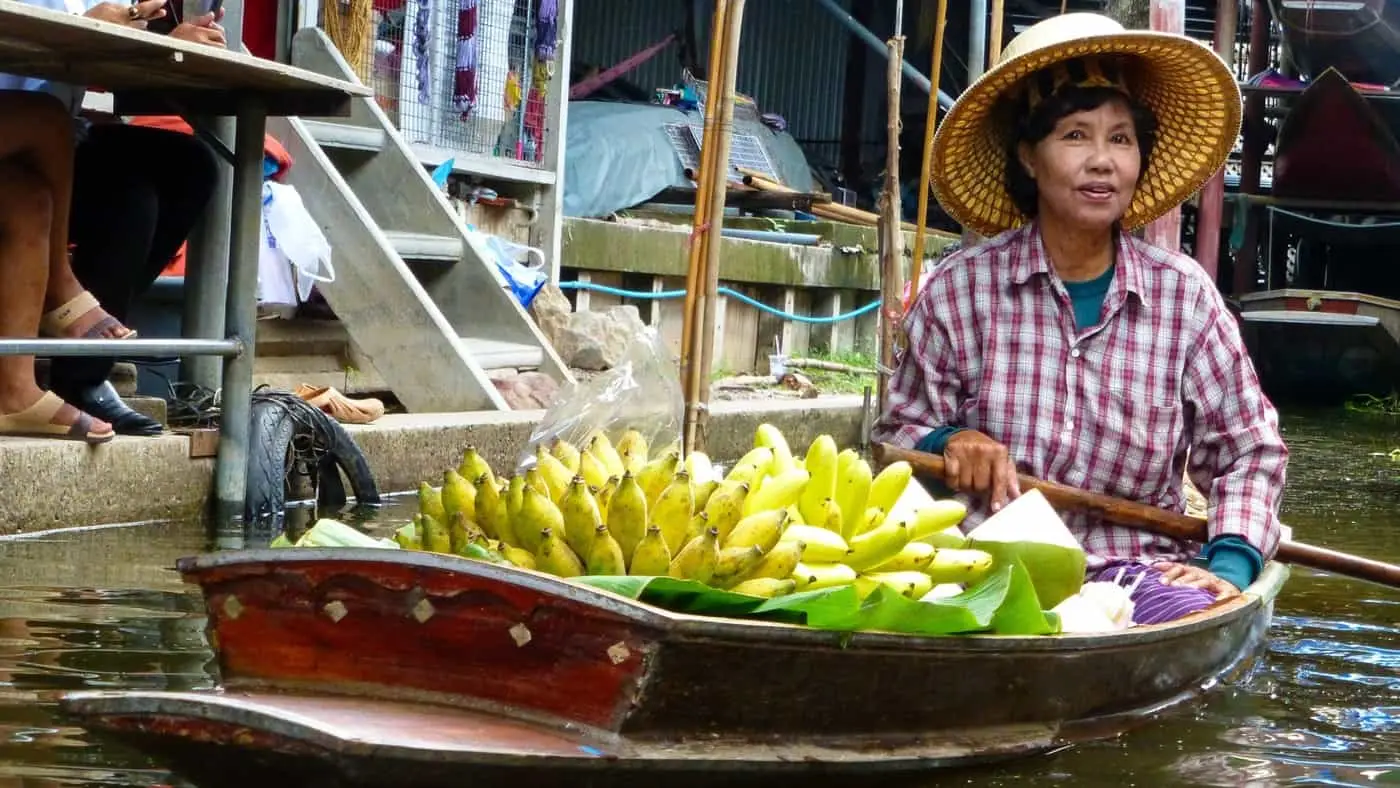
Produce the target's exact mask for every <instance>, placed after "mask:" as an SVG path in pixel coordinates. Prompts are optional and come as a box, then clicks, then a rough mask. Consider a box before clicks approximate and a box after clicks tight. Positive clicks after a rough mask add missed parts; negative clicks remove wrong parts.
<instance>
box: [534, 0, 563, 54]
mask: <svg viewBox="0 0 1400 788" xmlns="http://www.w3.org/2000/svg"><path fill="white" fill-rule="evenodd" d="M558 40H559V0H540V7H539V13H538V14H537V15H536V16H535V57H537V58H539V59H540V60H543V61H544V62H546V63H548V62H549V61H551V60H553V59H554V47H555V45H556V44H557V43H558Z"/></svg>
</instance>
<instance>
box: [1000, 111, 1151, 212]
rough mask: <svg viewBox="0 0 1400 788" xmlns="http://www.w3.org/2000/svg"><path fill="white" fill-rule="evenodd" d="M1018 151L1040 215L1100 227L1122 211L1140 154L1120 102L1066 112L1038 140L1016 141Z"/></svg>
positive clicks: (1130, 192) (1130, 193) (1134, 181)
mask: <svg viewBox="0 0 1400 788" xmlns="http://www.w3.org/2000/svg"><path fill="white" fill-rule="evenodd" d="M1018 152H1019V154H1020V159H1021V165H1022V166H1024V167H1025V168H1026V171H1027V172H1028V173H1030V176H1031V177H1032V178H1034V179H1035V183H1036V188H1037V190H1038V191H1039V193H1040V203H1039V205H1040V216H1041V217H1042V218H1043V219H1049V220H1052V221H1055V222H1056V223H1059V224H1062V225H1065V226H1067V227H1070V228H1073V229H1077V230H1083V231H1103V230H1107V229H1109V228H1111V227H1112V226H1113V223H1114V222H1116V221H1118V220H1119V219H1121V218H1123V215H1124V214H1125V213H1127V212H1128V204H1129V203H1130V202H1132V199H1133V190H1134V189H1135V188H1136V186H1137V181H1138V175H1139V171H1140V170H1141V168H1142V158H1141V153H1140V151H1139V148H1138V139H1137V132H1136V130H1135V129H1134V127H1133V117H1132V114H1131V113H1130V112H1129V110H1128V104H1127V102H1126V101H1122V100H1110V101H1107V102H1104V103H1103V104H1100V105H1099V106H1098V107H1097V108H1096V109H1091V110H1085V111H1083V112H1075V113H1073V114H1070V115H1066V116H1065V117H1063V118H1061V119H1060V121H1059V122H1058V123H1056V124H1055V128H1054V129H1052V130H1051V132H1050V133H1049V134H1048V135H1046V136H1045V138H1044V139H1042V140H1040V141H1039V142H1036V143H1034V144H1029V143H1022V144H1021V146H1020V148H1019V150H1018Z"/></svg>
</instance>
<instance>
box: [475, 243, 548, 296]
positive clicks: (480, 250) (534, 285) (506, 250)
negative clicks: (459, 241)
mask: <svg viewBox="0 0 1400 788" xmlns="http://www.w3.org/2000/svg"><path fill="white" fill-rule="evenodd" d="M467 243H469V244H471V247H472V249H474V250H475V251H476V253H477V254H478V255H480V256H482V257H483V258H486V259H489V260H492V261H494V262H495V263H496V271H497V272H498V273H499V274H500V275H501V280H502V281H503V283H504V285H505V287H506V288H508V289H509V290H510V291H511V293H512V294H514V296H515V299H516V300H517V301H519V302H520V305H521V306H523V307H525V308H526V309H529V308H530V302H532V301H534V300H535V296H536V295H538V294H539V292H540V288H542V287H544V284H545V282H548V281H549V274H548V273H547V272H546V271H545V265H544V251H543V250H541V249H536V248H535V247H533V246H526V245H524V244H518V243H516V242H514V241H509V240H506V239H505V238H501V237H500V236H496V235H490V234H489V233H483V232H481V231H480V230H478V229H476V227H474V226H472V225H467ZM531 258H534V261H533V262H532V261H531Z"/></svg>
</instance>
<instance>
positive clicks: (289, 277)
mask: <svg viewBox="0 0 1400 788" xmlns="http://www.w3.org/2000/svg"><path fill="white" fill-rule="evenodd" d="M334 281H335V269H334V268H333V267H332V266H331V245H330V243H329V242H328V241H327V240H326V236H325V234H324V233H322V232H321V228H320V227H319V226H318V225H317V224H316V221H315V220H314V219H312V218H311V214H309V213H307V211H306V206H305V205H303V204H302V201H301V195H299V194H297V190H296V188H295V187H292V186H289V185H287V184H283V183H277V182H276V181H266V182H264V183H263V234H262V247H261V250H260V251H259V254H258V305H259V306H260V307H264V311H265V312H273V313H276V312H287V313H289V312H290V310H291V309H295V308H296V306H297V305H298V304H301V303H303V302H305V301H306V299H307V298H309V297H310V296H311V288H312V287H314V286H315V284H316V283H317V282H334Z"/></svg>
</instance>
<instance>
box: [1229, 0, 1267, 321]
mask: <svg viewBox="0 0 1400 788" xmlns="http://www.w3.org/2000/svg"><path fill="white" fill-rule="evenodd" d="M1272 13H1273V12H1272V10H1271V9H1270V8H1269V3H1268V0H1254V5H1253V9H1252V12H1251V14H1252V16H1251V18H1250V22H1249V65H1248V68H1247V69H1246V72H1247V73H1246V76H1247V77H1252V76H1254V75H1255V74H1258V73H1259V72H1260V71H1263V70H1264V69H1266V68H1268V67H1269V23H1270V21H1271V18H1270V16H1271V14H1272ZM1264 123H1265V121H1264V97H1263V96H1262V95H1261V94H1258V93H1255V94H1254V95H1251V96H1250V97H1249V98H1247V99H1245V102H1244V152H1243V155H1242V156H1241V157H1240V193H1239V199H1242V200H1244V199H1248V198H1249V196H1250V195H1254V194H1258V193H1259V182H1260V180H1261V178H1262V173H1261V170H1262V169H1263V166H1264V149H1265V148H1267V147H1268V144H1269V143H1268V140H1267V139H1265V138H1264V132H1266V131H1267V127H1266V126H1265V125H1264ZM1244 216H1245V225H1244V242H1243V243H1242V244H1241V245H1240V250H1239V251H1238V252H1236V253H1235V277H1234V278H1235V282H1234V287H1233V288H1232V289H1233V290H1234V295H1235V296H1236V297H1239V296H1242V295H1244V294H1245V293H1248V292H1250V291H1252V290H1253V289H1254V280H1255V277H1256V276H1257V274H1256V272H1255V266H1256V265H1257V264H1258V249H1259V222H1258V220H1257V218H1256V217H1255V215H1254V211H1253V210H1252V209H1251V210H1247V211H1245V214H1244Z"/></svg>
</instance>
